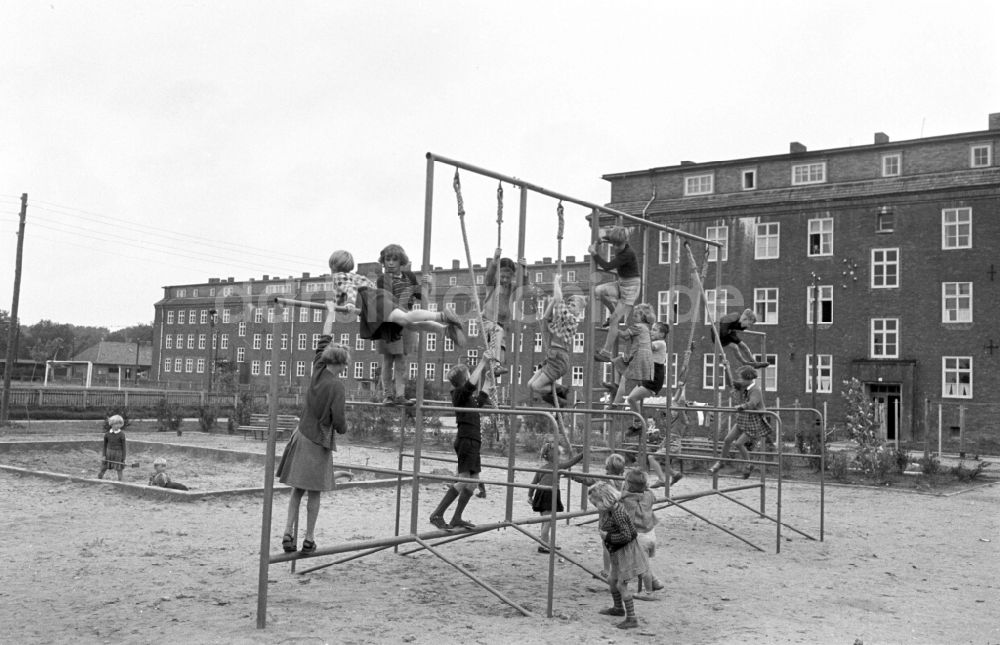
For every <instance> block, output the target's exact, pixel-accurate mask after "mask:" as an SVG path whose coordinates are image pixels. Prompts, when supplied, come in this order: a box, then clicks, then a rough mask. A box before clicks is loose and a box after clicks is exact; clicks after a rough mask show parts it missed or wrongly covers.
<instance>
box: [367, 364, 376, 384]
mask: <svg viewBox="0 0 1000 645" xmlns="http://www.w3.org/2000/svg"><path fill="white" fill-rule="evenodd" d="M368 378H370V379H371V380H373V381H374V380H375V379H376V378H378V361H372V362H371V363H368Z"/></svg>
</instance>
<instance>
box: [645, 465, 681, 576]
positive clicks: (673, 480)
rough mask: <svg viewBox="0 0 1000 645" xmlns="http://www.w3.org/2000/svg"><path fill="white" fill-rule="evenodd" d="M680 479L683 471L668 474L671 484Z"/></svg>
mask: <svg viewBox="0 0 1000 645" xmlns="http://www.w3.org/2000/svg"><path fill="white" fill-rule="evenodd" d="M682 479H684V473H674V474H673V475H671V476H670V485H671V486H673V485H674V484H676V483H677V482H679V481H680V480H682ZM661 588H662V587H661ZM653 589H656V585H655V584H654V585H653Z"/></svg>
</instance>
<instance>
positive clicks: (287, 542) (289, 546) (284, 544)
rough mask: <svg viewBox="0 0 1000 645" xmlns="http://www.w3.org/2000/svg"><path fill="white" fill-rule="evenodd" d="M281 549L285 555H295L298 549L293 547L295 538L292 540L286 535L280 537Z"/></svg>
mask: <svg viewBox="0 0 1000 645" xmlns="http://www.w3.org/2000/svg"><path fill="white" fill-rule="evenodd" d="M281 549H282V550H283V551H284V552H285V553H295V552H296V551H298V549H297V548H296V546H295V538H293V537H292V536H291V535H289V534H288V533H285V534H284V535H283V536H281Z"/></svg>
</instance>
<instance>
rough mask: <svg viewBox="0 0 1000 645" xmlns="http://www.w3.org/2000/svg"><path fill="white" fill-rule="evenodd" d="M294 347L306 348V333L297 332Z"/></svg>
mask: <svg viewBox="0 0 1000 645" xmlns="http://www.w3.org/2000/svg"><path fill="white" fill-rule="evenodd" d="M296 349H299V350H304V349H306V335H305V334H299V336H298V344H297V345H296Z"/></svg>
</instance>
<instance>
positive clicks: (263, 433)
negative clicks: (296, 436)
mask: <svg viewBox="0 0 1000 645" xmlns="http://www.w3.org/2000/svg"><path fill="white" fill-rule="evenodd" d="M270 423H271V422H270V417H269V415H267V414H251V415H250V423H248V424H246V425H241V426H240V431H241V432H242V433H243V438H244V439H246V438H247V437H249V436H253V438H254V439H257V440H259V441H263V440H265V439H267V432H268V430H269V429H270ZM298 427H299V418H298V417H297V416H295V415H294V414H279V415H278V422H277V427H276V428H275V430H276V432H277V434H276V435H275V439H282V440H284V439H288V438H289V437H290V436H292V432H294V431H295V429H296V428H298Z"/></svg>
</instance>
